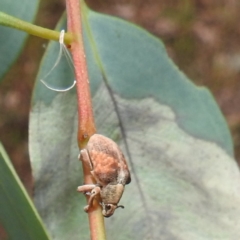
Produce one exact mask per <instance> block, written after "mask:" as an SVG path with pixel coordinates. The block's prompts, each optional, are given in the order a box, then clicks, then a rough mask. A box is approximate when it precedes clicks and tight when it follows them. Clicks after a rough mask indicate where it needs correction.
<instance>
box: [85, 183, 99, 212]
mask: <svg viewBox="0 0 240 240" xmlns="http://www.w3.org/2000/svg"><path fill="white" fill-rule="evenodd" d="M100 190H101V189H100V187H98V186H95V188H94V189H93V190H92V191H91V195H90V198H89V199H88V205H87V206H85V207H84V211H85V212H88V210H89V207H91V206H92V203H93V199H94V197H95V196H96V195H98V194H99V193H100Z"/></svg>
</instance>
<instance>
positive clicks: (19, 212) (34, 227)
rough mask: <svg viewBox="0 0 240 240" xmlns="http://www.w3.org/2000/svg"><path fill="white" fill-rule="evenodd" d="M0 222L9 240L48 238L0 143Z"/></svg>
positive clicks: (45, 239) (44, 239) (43, 239)
mask: <svg viewBox="0 0 240 240" xmlns="http://www.w3.org/2000/svg"><path fill="white" fill-rule="evenodd" d="M0 192H1V194H0V223H1V224H2V225H3V227H4V229H5V230H6V232H7V233H8V237H9V239H11V240H19V239H24V240H36V239H41V240H48V239H49V237H48V235H47V233H46V231H45V228H44V226H43V225H42V222H41V219H40V217H39V215H38V213H37V211H36V209H35V207H34V205H33V203H32V201H31V200H30V198H29V196H28V194H27V192H26V190H25V188H24V187H23V185H22V183H21V181H20V179H19V177H18V175H17V174H16V172H15V170H14V168H13V166H12V163H11V162H10V160H9V158H8V156H7V154H6V152H5V150H4V149H3V146H2V145H1V144H0Z"/></svg>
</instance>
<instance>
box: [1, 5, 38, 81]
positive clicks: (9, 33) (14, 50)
mask: <svg viewBox="0 0 240 240" xmlns="http://www.w3.org/2000/svg"><path fill="white" fill-rule="evenodd" d="M38 4H39V1H38V0H21V1H15V0H1V1H0V11H1V12H4V13H7V14H9V15H12V16H13V17H17V18H20V19H22V20H25V21H28V22H32V21H33V19H34V17H35V14H36V11H37V9H38ZM0 33H1V34H0V52H1V56H4V57H2V58H0V80H1V79H2V77H3V75H4V73H6V71H7V70H8V69H9V68H10V67H11V65H12V64H13V62H14V61H15V60H16V59H17V57H18V55H19V53H20V51H21V49H22V47H23V44H24V41H25V39H26V36H27V33H24V32H20V31H18V30H15V29H12V28H8V27H3V26H1V25H0Z"/></svg>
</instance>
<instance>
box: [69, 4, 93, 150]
mask: <svg viewBox="0 0 240 240" xmlns="http://www.w3.org/2000/svg"><path fill="white" fill-rule="evenodd" d="M66 6H67V19H68V31H69V32H70V33H73V35H74V41H73V42H72V44H71V52H72V56H73V62H74V67H75V74H76V81H77V97H78V119H79V120H78V123H79V124H78V145H79V148H80V149H82V148H84V147H85V145H86V143H87V142H88V139H89V138H90V137H91V136H92V135H93V134H94V133H95V132H96V128H95V123H94V117H93V111H92V101H91V94H90V88H89V80H88V71H87V64H86V57H85V52H84V47H83V38H82V25H81V11H80V5H79V0H67V1H66Z"/></svg>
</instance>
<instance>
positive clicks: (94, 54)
mask: <svg viewBox="0 0 240 240" xmlns="http://www.w3.org/2000/svg"><path fill="white" fill-rule="evenodd" d="M83 11H84V12H83V18H84V37H85V48H86V56H87V62H88V70H89V75H90V84H91V92H92V98H93V105H94V114H95V120H96V124H97V129H98V132H99V133H101V134H104V135H106V136H108V137H110V138H112V139H114V140H115V141H117V142H118V144H119V145H120V146H121V148H122V149H123V151H124V153H125V155H126V156H127V158H128V162H129V166H130V168H131V174H132V182H131V184H130V185H127V186H126V189H125V192H124V195H123V197H122V200H121V202H120V204H123V205H125V209H124V210H122V209H119V210H117V211H116V212H115V214H114V216H113V217H111V218H109V219H107V220H106V225H107V234H108V239H114V240H120V239H122V240H125V239H151V240H152V239H166V240H167V239H171V240H173V239H194V240H200V239H201V240H208V239H209V240H212V239H221V240H229V239H240V233H239V229H240V221H239V214H240V195H239V190H240V186H239V182H240V174H239V169H238V167H237V164H236V162H235V160H234V159H233V158H232V155H233V150H232V149H233V145H232V141H231V137H230V133H229V130H228V128H227V125H226V122H225V120H224V118H223V116H222V114H221V112H220V110H219V108H218V106H217V104H216V102H215V101H214V99H213V97H212V95H211V94H210V93H209V91H208V90H206V89H205V88H199V87H196V86H195V85H194V84H193V83H191V82H190V81H189V80H188V79H187V77H186V76H185V75H184V74H183V73H182V72H180V71H179V70H178V68H177V67H176V66H175V65H174V64H173V63H172V61H171V60H170V59H169V57H168V56H167V53H166V50H165V48H164V46H163V44H162V43H161V41H160V40H159V39H157V38H155V37H153V36H151V35H150V34H149V33H147V32H146V31H144V30H142V29H140V28H139V27H136V26H134V25H132V24H129V23H127V22H124V21H122V20H119V19H116V18H113V17H108V16H104V15H101V14H97V13H95V12H92V11H90V10H88V9H87V8H84V10H83ZM61 28H64V21H61V22H60V23H59V26H58V29H61ZM54 49H55V50H54ZM57 54H58V51H57V45H56V43H51V44H50V45H49V47H48V49H47V51H46V54H45V56H44V58H43V61H42V63H41V68H40V71H39V74H38V81H37V83H36V86H35V90H34V97H33V105H32V111H31V115H30V156H31V161H32V167H33V174H34V177H35V182H36V188H35V189H36V195H35V203H36V206H37V208H38V210H39V211H40V214H41V216H42V217H43V219H44V221H45V223H46V225H47V226H48V230H49V231H50V232H51V234H52V237H53V239H61V240H63V239H89V230H88V220H87V215H86V214H85V213H84V211H83V206H84V205H86V203H85V197H84V196H83V195H79V194H78V193H77V192H76V187H77V186H78V185H81V184H82V181H83V176H82V171H81V164H80V163H79V162H78V160H77V155H78V148H77V102H76V93H75V90H71V91H69V92H66V93H56V92H52V91H51V90H49V89H47V88H46V87H45V86H43V85H42V83H41V82H40V81H39V79H41V78H42V76H44V75H45V74H46V72H48V69H49V65H50V63H52V64H53V63H54V61H55V58H56V56H57ZM50 66H51V65H50ZM72 80H73V76H72V72H71V71H70V68H69V69H66V63H64V62H60V64H59V65H58V68H57V69H56V71H54V72H53V73H52V75H51V76H49V79H48V81H49V82H51V85H54V86H67V85H69V82H71V81H72Z"/></svg>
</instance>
